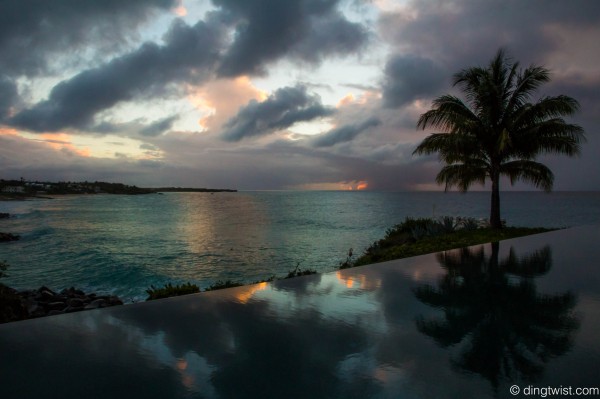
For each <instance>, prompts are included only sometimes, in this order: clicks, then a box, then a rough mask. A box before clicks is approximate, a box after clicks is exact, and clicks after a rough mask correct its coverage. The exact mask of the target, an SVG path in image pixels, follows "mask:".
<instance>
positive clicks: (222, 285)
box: [204, 280, 244, 291]
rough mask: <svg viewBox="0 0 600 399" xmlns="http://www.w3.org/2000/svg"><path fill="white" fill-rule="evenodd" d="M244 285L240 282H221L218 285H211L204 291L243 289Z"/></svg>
mask: <svg viewBox="0 0 600 399" xmlns="http://www.w3.org/2000/svg"><path fill="white" fill-rule="evenodd" d="M242 285H244V284H242V283H240V282H238V281H231V280H227V281H223V280H219V281H217V282H216V283H214V284H213V285H211V286H210V287H208V288H206V289H205V290H204V291H216V290H222V289H225V288H233V287H241V286H242Z"/></svg>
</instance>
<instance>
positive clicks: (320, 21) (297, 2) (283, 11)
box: [213, 0, 368, 76]
mask: <svg viewBox="0 0 600 399" xmlns="http://www.w3.org/2000/svg"><path fill="white" fill-rule="evenodd" d="M213 3H214V4H215V5H217V6H219V7H221V9H222V12H223V13H225V14H227V15H228V16H229V17H230V18H231V20H232V21H234V23H235V25H236V34H235V39H234V42H233V44H232V45H231V47H230V48H229V50H228V51H227V53H226V54H225V56H224V59H223V62H222V64H221V66H220V68H219V74H220V75H221V76H239V75H243V74H264V73H265V66H266V64H268V63H270V62H272V61H276V60H278V59H280V58H282V57H284V56H286V55H287V56H291V57H293V58H296V59H298V60H302V61H307V62H311V63H318V62H319V61H321V60H322V59H323V58H325V57H327V56H331V55H344V54H349V53H352V52H355V51H357V50H358V49H360V48H361V47H362V46H363V45H364V44H365V43H366V41H367V38H368V33H367V30H366V28H365V27H364V26H362V25H360V24H357V23H353V22H350V21H348V20H347V19H346V18H345V17H344V16H343V15H342V14H341V13H340V12H339V11H338V10H337V9H336V6H337V3H338V0H286V1H280V0H246V1H238V0H213Z"/></svg>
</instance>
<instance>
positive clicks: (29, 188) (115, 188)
mask: <svg viewBox="0 0 600 399" xmlns="http://www.w3.org/2000/svg"><path fill="white" fill-rule="evenodd" d="M163 192H179V193H181V192H194V193H217V192H237V190H235V189H225V188H203V187H202V188H196V187H158V188H151V187H138V186H135V185H133V186H131V185H127V184H123V183H107V182H99V181H94V182H88V181H84V182H48V181H28V180H24V179H20V180H4V179H0V201H14V200H24V199H31V198H41V199H51V198H52V197H51V196H52V195H66V194H121V195H140V194H157V193H163Z"/></svg>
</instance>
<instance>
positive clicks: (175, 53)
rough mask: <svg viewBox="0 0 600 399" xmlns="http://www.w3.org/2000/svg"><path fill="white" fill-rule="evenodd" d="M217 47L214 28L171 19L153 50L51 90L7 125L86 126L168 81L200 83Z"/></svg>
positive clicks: (36, 127) (149, 47) (36, 128)
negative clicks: (107, 111) (108, 111)
mask: <svg viewBox="0 0 600 399" xmlns="http://www.w3.org/2000/svg"><path fill="white" fill-rule="evenodd" d="M220 45H221V35H220V32H218V29H216V28H215V27H213V26H211V25H210V24H208V23H205V22H204V21H199V22H198V23H197V24H196V25H194V26H188V25H186V24H185V23H184V22H183V21H181V20H176V21H175V22H174V23H173V25H172V26H171V29H170V30H169V32H168V33H167V34H166V36H165V44H164V45H162V46H159V45H157V44H155V43H152V42H147V43H145V44H144V45H142V46H141V47H140V48H139V49H137V50H135V51H133V52H131V53H129V54H126V55H124V56H121V57H118V58H115V59H113V60H112V61H110V62H108V63H106V64H104V65H102V66H100V67H98V68H94V69H89V70H86V71H84V72H81V73H79V74H77V75H76V76H74V77H73V78H71V79H69V80H66V81H63V82H61V83H59V84H58V85H56V86H55V87H54V88H53V89H52V90H51V92H50V96H49V98H48V99H47V100H44V101H41V102H39V103H37V104H35V105H34V106H33V107H31V108H29V109H26V110H24V111H22V112H20V113H19V114H17V115H16V116H15V117H14V118H12V120H11V121H10V122H11V123H12V124H13V125H15V126H18V127H21V128H25V129H29V130H32V131H36V132H43V131H57V130H60V129H63V128H81V129H84V128H86V127H89V126H90V125H91V124H92V122H93V118H94V116H95V114H96V113H97V112H100V111H102V110H105V109H107V108H111V107H112V106H114V105H115V104H117V103H119V102H121V101H127V100H132V99H134V98H135V97H137V96H139V95H141V94H147V93H153V92H154V94H157V92H159V91H160V90H161V89H162V88H163V87H164V85H165V84H166V83H169V82H173V81H183V80H186V81H193V82H196V83H197V82H202V81H203V80H205V79H207V78H208V77H209V76H210V73H211V71H212V70H213V69H214V65H215V58H216V57H215V54H216V53H217V52H218V51H219V49H220Z"/></svg>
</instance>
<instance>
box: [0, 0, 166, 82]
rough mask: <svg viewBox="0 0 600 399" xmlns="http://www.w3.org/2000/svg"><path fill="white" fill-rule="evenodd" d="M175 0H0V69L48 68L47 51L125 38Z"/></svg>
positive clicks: (112, 43) (24, 71)
mask: <svg viewBox="0 0 600 399" xmlns="http://www.w3.org/2000/svg"><path fill="white" fill-rule="evenodd" d="M176 3H177V1H176V0H127V1H122V0H86V1H80V0H52V1H47V0H28V1H27V2H23V1H22V0H2V2H1V3H0V54H2V57H0V70H2V71H3V72H4V73H7V74H10V75H12V76H17V75H27V76H30V75H37V74H39V73H42V72H45V71H46V70H47V69H48V63H49V61H52V59H51V58H50V57H49V56H50V55H52V54H57V53H64V52H65V50H72V49H76V48H81V47H82V46H84V45H86V44H89V43H92V42H93V43H94V44H95V45H96V46H99V45H100V47H102V44H105V45H106V47H104V48H103V50H105V51H111V50H113V49H114V48H115V44H117V43H119V42H127V40H126V39H127V38H128V37H129V35H131V34H132V33H134V32H135V30H136V28H137V27H138V25H139V24H140V23H142V22H144V21H146V20H147V19H148V18H149V17H150V16H151V15H152V14H153V13H154V12H156V11H158V10H163V11H164V10H168V9H170V8H172V7H173V6H175V5H176Z"/></svg>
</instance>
